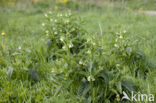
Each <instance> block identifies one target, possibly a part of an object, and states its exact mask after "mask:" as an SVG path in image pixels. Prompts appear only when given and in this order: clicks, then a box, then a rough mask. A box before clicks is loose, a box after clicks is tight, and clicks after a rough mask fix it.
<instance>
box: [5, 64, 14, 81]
mask: <svg viewBox="0 0 156 103" xmlns="http://www.w3.org/2000/svg"><path fill="white" fill-rule="evenodd" d="M13 70H14V69H13V68H12V67H11V66H9V67H8V72H7V74H8V77H9V78H10V79H11V76H12V73H13Z"/></svg>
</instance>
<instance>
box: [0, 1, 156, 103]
mask: <svg viewBox="0 0 156 103" xmlns="http://www.w3.org/2000/svg"><path fill="white" fill-rule="evenodd" d="M43 2H44V1H43ZM58 5H60V4H58ZM64 5H65V7H66V6H67V8H71V7H70V6H73V5H72V3H71V4H70V5H68V4H61V5H60V6H61V7H63V6H64ZM31 6H32V5H31ZM60 6H59V7H60ZM80 6H83V5H81V3H80ZM84 6H85V4H84ZM33 7H34V8H27V9H26V10H24V9H23V10H19V9H17V8H11V9H10V8H9V7H6V8H2V7H1V9H0V13H1V14H2V15H1V16H0V21H1V22H0V32H5V33H6V34H7V35H6V36H4V44H5V46H0V102H2V103H6V102H15V103H18V102H26V103H38V102H39V103H113V102H116V98H117V97H118V95H119V96H121V95H122V91H125V92H126V93H128V94H129V93H130V91H132V90H133V91H136V92H138V91H140V92H142V93H149V94H150V93H152V94H154V95H155V94H156V92H155V86H156V84H155V82H156V81H155V77H156V76H155V67H156V66H155V65H154V64H155V61H154V60H155V46H154V44H155V35H154V34H155V32H156V31H155V29H154V28H155V24H154V23H155V22H154V21H156V19H155V17H152V16H146V15H142V14H134V13H132V12H128V13H127V11H126V12H125V11H118V10H115V12H114V11H111V10H112V8H109V9H111V10H108V11H107V10H105V13H102V14H101V12H103V10H102V11H100V10H99V11H98V10H97V11H96V12H95V11H88V12H75V13H74V14H72V13H71V12H64V11H63V13H62V12H60V11H59V10H57V11H56V12H57V13H56V12H48V13H47V14H45V16H46V20H45V19H44V18H43V16H42V10H41V8H49V7H50V6H49V3H48V2H44V4H42V3H41V2H38V3H37V2H36V3H34V4H33ZM40 7H41V8H40ZM86 7H87V5H86ZM63 8H64V7H63ZM73 8H74V7H73ZM80 8H81V7H80ZM40 10H41V11H40ZM74 10H75V9H74ZM86 10H87V9H86ZM34 11H35V12H34ZM38 11H39V12H38ZM8 15H9V16H8ZM78 15H81V17H82V18H83V19H85V22H87V23H86V24H85V23H84V20H82V18H81V17H79V16H78ZM17 19H18V20H17ZM6 21H8V23H7V22H6ZM96 21H99V22H100V23H101V24H102V27H101V26H100V32H101V35H99V34H100V33H99V26H98V23H96ZM42 22H44V23H42ZM39 24H42V25H43V26H44V33H43V27H42V26H41V25H39ZM147 24H148V25H147ZM123 29H124V30H125V29H126V30H127V32H126V31H124V30H123ZM102 30H103V31H102ZM88 31H89V32H88ZM90 31H92V32H94V33H90ZM117 31H121V32H119V33H116V32H117ZM95 32H97V33H95ZM42 33H43V34H44V35H41V34H42ZM136 34H137V35H136ZM131 36H132V37H131ZM1 40H2V38H1ZM126 102H127V101H123V103H126Z"/></svg>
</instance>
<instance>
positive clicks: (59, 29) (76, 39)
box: [43, 12, 88, 59]
mask: <svg viewBox="0 0 156 103" xmlns="http://www.w3.org/2000/svg"><path fill="white" fill-rule="evenodd" d="M45 16H46V17H47V22H46V23H43V26H45V27H46V30H45V34H46V35H47V38H48V39H47V44H48V53H49V54H50V55H48V56H50V57H51V54H53V55H52V58H53V59H56V58H58V57H59V56H58V55H57V56H56V54H57V53H59V54H68V53H70V54H78V53H79V52H80V50H81V49H83V48H85V45H86V43H87V42H86V41H87V40H86V39H84V36H85V35H86V34H88V33H87V31H86V30H85V29H84V28H83V27H82V25H83V21H82V20H81V19H80V18H77V17H75V16H74V15H72V14H71V13H70V12H68V13H64V14H62V13H60V14H55V13H53V14H51V13H48V14H45Z"/></svg>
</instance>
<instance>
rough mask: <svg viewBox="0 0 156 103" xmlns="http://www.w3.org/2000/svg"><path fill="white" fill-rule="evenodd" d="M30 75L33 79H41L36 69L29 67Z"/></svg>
mask: <svg viewBox="0 0 156 103" xmlns="http://www.w3.org/2000/svg"><path fill="white" fill-rule="evenodd" d="M29 75H30V77H31V79H32V80H34V81H35V82H38V81H40V77H39V74H38V72H37V71H36V69H29Z"/></svg>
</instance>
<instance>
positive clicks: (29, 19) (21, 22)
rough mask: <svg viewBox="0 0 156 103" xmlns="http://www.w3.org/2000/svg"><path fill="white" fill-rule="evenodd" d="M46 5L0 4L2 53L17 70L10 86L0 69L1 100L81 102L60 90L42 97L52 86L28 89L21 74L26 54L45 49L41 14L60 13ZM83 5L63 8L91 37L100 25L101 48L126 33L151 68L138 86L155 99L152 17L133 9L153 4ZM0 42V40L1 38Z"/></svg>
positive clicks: (155, 18) (42, 84) (46, 83)
mask: <svg viewBox="0 0 156 103" xmlns="http://www.w3.org/2000/svg"><path fill="white" fill-rule="evenodd" d="M49 2H51V1H49ZM49 2H44V1H41V2H38V3H34V4H31V3H30V4H29V3H28V5H23V4H21V3H19V2H17V4H9V6H8V3H7V2H6V1H5V2H3V3H2V6H0V32H5V33H6V36H5V37H4V45H5V47H4V51H5V52H6V55H7V54H8V53H9V51H8V49H11V50H12V52H13V54H14V56H15V58H16V59H17V61H16V66H15V68H18V69H17V70H18V71H19V72H16V74H15V76H17V78H16V79H13V80H12V84H10V83H9V80H7V79H6V76H5V75H6V70H7V68H6V67H3V66H1V68H0V69H1V70H0V74H1V77H0V78H1V82H0V83H1V84H0V88H1V87H2V88H1V89H0V91H1V94H2V95H1V96H2V97H3V96H4V95H5V92H6V91H7V93H6V94H7V95H5V96H6V97H3V99H2V100H4V101H7V98H10V97H11V96H12V95H14V96H19V97H21V98H25V99H26V100H22V99H21V100H20V101H21V102H22V101H25V102H28V103H29V102H34V101H32V98H35V99H34V100H35V102H41V100H40V98H41V97H42V96H43V99H42V101H43V102H47V103H48V102H50V101H52V102H54V103H63V102H65V101H66V102H67V103H69V102H74V103H76V101H77V102H78V103H80V102H81V100H80V99H79V101H78V100H77V98H78V97H76V96H74V95H72V94H70V93H68V92H66V91H64V92H63V91H61V93H60V94H59V96H55V97H46V95H44V94H51V95H54V94H55V92H56V87H55V86H53V84H51V82H50V81H49V80H46V81H45V80H41V82H40V83H37V84H36V85H33V86H30V82H29V81H28V80H27V79H26V78H28V77H27V76H26V75H24V73H25V71H24V70H27V67H29V66H28V65H27V64H29V63H27V62H31V60H30V57H29V55H31V54H30V52H32V53H33V55H34V57H37V56H38V54H37V53H36V51H38V50H41V51H43V52H44V49H45V48H46V46H45V45H46V41H45V38H44V34H43V33H44V30H43V27H42V25H41V24H42V23H43V22H44V21H45V17H44V14H45V12H48V11H49V10H52V11H55V12H58V11H62V8H61V7H59V5H62V4H56V5H57V6H58V8H59V10H55V6H56V5H55V4H54V2H51V3H52V5H49ZM105 2H106V1H105ZM18 3H19V4H18ZM82 3H83V2H82ZM75 5H78V6H79V2H78V3H77V4H76V3H75ZM83 5H84V6H82V5H81V6H80V7H77V6H76V7H73V6H71V5H70V4H69V5H64V7H63V8H67V7H68V9H69V8H71V9H72V12H73V13H74V14H76V15H78V16H81V17H82V18H83V19H84V20H85V21H86V23H85V25H83V26H85V28H86V29H87V30H88V31H90V32H93V33H94V34H95V35H99V34H100V28H99V24H100V25H101V27H102V31H103V34H102V35H103V38H104V44H103V45H108V44H109V43H110V42H111V40H112V38H113V35H112V34H115V33H117V32H120V31H123V30H126V31H127V32H128V34H129V35H127V36H128V37H129V38H131V39H132V41H135V40H138V41H139V44H138V46H137V47H136V48H138V49H139V50H142V51H144V53H145V54H146V58H147V59H148V60H149V61H150V63H151V64H152V65H153V66H154V69H153V70H150V72H149V74H148V75H147V79H146V80H145V81H143V82H142V83H144V84H140V85H141V86H142V87H144V88H147V86H146V85H145V84H148V86H149V87H148V92H150V93H153V94H154V95H155V96H156V92H155V87H156V75H155V73H156V70H155V69H156V68H155V64H156V61H155V60H156V51H155V50H156V46H155V44H156V35H155V34H156V29H155V28H156V25H155V22H156V16H155V15H146V14H143V13H140V12H138V11H137V9H140V8H143V9H144V10H156V8H155V7H156V6H155V1H152V0H150V1H148V2H147V1H142V0H141V1H139V0H137V1H132V0H129V1H127V2H126V3H125V5H126V7H125V6H123V5H121V4H119V5H118V4H117V5H116V3H113V4H112V3H108V4H107V5H106V6H99V5H98V4H97V5H96V3H91V5H90V4H88V3H87V4H85V3H84V4H83ZM86 5H88V7H87V8H85V7H86ZM77 8H78V9H77ZM127 8H130V9H127ZM63 12H64V10H63ZM96 32H97V34H96ZM0 39H2V36H1V38H0ZM98 40H99V39H98V38H97V41H98ZM19 47H21V51H20V52H19V50H18V49H19ZM41 47H43V48H41ZM42 49H43V50H42ZM4 54H5V53H4ZM1 58H5V59H4V61H5V64H6V65H7V66H9V65H10V64H11V62H9V60H10V57H7V56H5V55H3V56H1ZM1 62H3V60H1ZM1 65H2V64H1ZM13 65H15V64H13ZM42 65H43V67H41V69H42V68H44V70H43V71H46V70H47V68H49V67H51V66H50V64H48V63H45V64H44V63H43V64H42ZM21 73H23V75H21ZM41 75H44V74H41ZM18 76H19V77H18ZM24 76H26V77H24ZM43 77H44V76H43ZM6 80H7V81H6ZM16 84H17V85H16ZM2 85H3V86H2ZM5 85H10V86H11V87H13V86H16V87H15V88H13V89H10V88H9V87H7V86H6V87H5ZM145 92H147V90H145ZM11 99H13V98H11ZM4 101H2V102H4ZM0 102H1V100H0Z"/></svg>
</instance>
